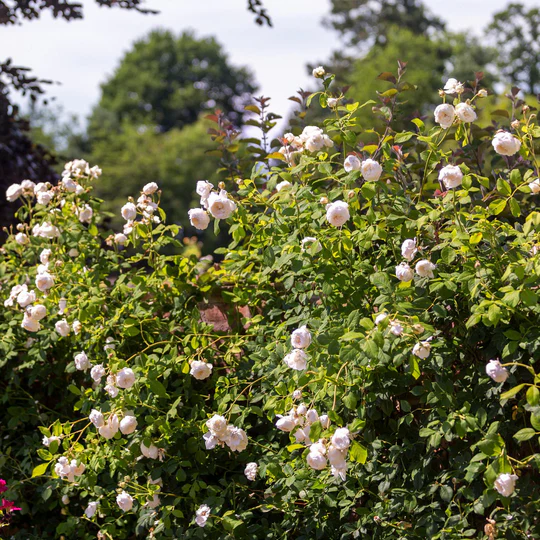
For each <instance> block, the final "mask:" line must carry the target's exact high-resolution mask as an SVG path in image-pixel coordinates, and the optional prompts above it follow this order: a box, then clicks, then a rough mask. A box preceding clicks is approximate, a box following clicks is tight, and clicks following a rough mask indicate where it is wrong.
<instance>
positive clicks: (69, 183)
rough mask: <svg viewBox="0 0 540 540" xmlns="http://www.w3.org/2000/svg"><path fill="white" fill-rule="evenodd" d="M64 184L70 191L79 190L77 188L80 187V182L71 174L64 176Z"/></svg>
mask: <svg viewBox="0 0 540 540" xmlns="http://www.w3.org/2000/svg"><path fill="white" fill-rule="evenodd" d="M62 185H63V186H64V187H65V188H66V191H68V192H69V193H75V191H77V188H78V187H79V184H77V182H75V181H74V180H73V179H72V178H70V177H69V176H64V178H62Z"/></svg>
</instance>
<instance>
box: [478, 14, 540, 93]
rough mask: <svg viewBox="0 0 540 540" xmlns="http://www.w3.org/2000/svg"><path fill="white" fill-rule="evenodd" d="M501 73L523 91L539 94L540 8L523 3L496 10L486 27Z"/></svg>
mask: <svg viewBox="0 0 540 540" xmlns="http://www.w3.org/2000/svg"><path fill="white" fill-rule="evenodd" d="M487 34H488V35H489V36H491V38H492V39H493V40H494V42H495V45H496V48H497V52H498V56H497V66H498V68H499V71H500V73H501V74H502V76H503V77H504V78H505V79H506V80H508V81H509V82H510V83H512V84H514V85H517V86H519V87H520V88H521V89H522V90H523V91H524V92H528V93H531V94H538V93H540V10H539V9H538V8H531V9H529V10H528V11H527V10H526V8H525V6H524V5H523V4H520V3H512V4H510V5H509V6H508V7H507V8H506V9H505V10H504V11H500V12H499V13H496V14H495V16H494V18H493V21H492V23H491V24H490V25H489V26H488V27H487Z"/></svg>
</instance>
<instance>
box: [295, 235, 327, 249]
mask: <svg viewBox="0 0 540 540" xmlns="http://www.w3.org/2000/svg"><path fill="white" fill-rule="evenodd" d="M300 244H301V250H302V252H304V251H306V250H308V249H309V250H311V245H313V244H315V252H316V253H319V251H321V249H322V246H321V243H320V242H319V241H318V240H317V239H316V238H314V237H313V236H306V237H305V238H303V239H302V241H301V243H300Z"/></svg>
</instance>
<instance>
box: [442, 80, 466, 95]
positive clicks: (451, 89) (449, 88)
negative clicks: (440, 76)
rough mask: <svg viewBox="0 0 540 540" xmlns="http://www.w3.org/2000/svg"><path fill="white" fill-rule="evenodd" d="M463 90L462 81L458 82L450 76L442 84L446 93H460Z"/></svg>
mask: <svg viewBox="0 0 540 540" xmlns="http://www.w3.org/2000/svg"><path fill="white" fill-rule="evenodd" d="M463 90H464V87H463V83H460V82H459V81H458V80H457V79H454V78H450V79H448V80H447V81H446V84H445V85H444V91H445V92H446V93H447V94H461V93H462V92H463Z"/></svg>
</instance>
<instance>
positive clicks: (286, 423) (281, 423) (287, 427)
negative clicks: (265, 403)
mask: <svg viewBox="0 0 540 540" xmlns="http://www.w3.org/2000/svg"><path fill="white" fill-rule="evenodd" d="M276 427H277V428H278V429H279V430H280V431H285V432H289V431H292V430H293V429H294V428H295V427H296V420H295V419H294V418H293V417H292V416H290V415H287V416H282V417H281V418H280V419H279V420H278V421H277V422H276Z"/></svg>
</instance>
